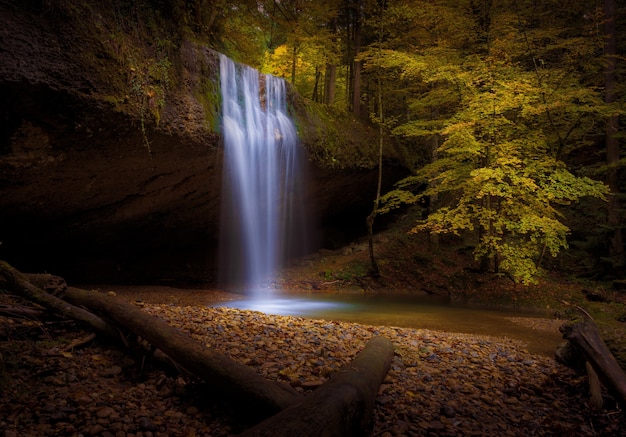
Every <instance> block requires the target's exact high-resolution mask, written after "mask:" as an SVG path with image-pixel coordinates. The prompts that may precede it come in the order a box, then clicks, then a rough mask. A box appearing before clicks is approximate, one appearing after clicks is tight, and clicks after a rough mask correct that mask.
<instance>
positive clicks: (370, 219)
mask: <svg viewBox="0 0 626 437" xmlns="http://www.w3.org/2000/svg"><path fill="white" fill-rule="evenodd" d="M385 3H386V2H385V0H382V1H381V2H380V3H379V7H380V16H379V27H378V50H377V56H376V58H377V69H376V70H377V71H376V72H377V75H376V81H377V85H378V86H377V88H378V90H377V91H378V92H377V101H378V116H377V120H376V121H377V122H378V182H377V184H376V197H375V199H374V207H373V208H372V212H371V213H370V214H369V215H368V216H367V219H366V223H367V236H368V245H369V254H370V262H371V265H372V274H373V275H374V276H380V268H379V267H378V262H377V261H376V256H375V253H374V221H375V220H376V216H377V214H378V208H379V207H380V195H381V189H382V182H383V145H384V138H383V133H384V132H383V125H384V121H385V120H384V112H383V82H382V69H381V67H380V63H381V62H382V46H383V33H384V18H385Z"/></svg>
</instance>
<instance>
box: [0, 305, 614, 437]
mask: <svg viewBox="0 0 626 437" xmlns="http://www.w3.org/2000/svg"><path fill="white" fill-rule="evenodd" d="M137 304H138V305H139V306H140V307H142V308H143V309H144V310H145V311H146V312H148V313H150V314H153V315H155V316H158V317H162V318H163V319H165V320H167V321H168V322H169V323H170V324H172V325H174V326H177V327H179V328H180V329H182V330H184V331H186V332H188V333H189V334H190V335H191V336H193V337H194V338H195V339H197V340H198V341H200V342H202V343H203V344H205V345H206V346H207V347H209V348H215V349H216V350H218V351H220V352H222V353H224V354H227V355H228V356H230V357H232V358H233V359H234V360H237V361H239V362H241V363H244V364H246V365H248V366H251V367H253V368H254V369H256V370H257V371H258V372H259V373H260V374H262V375H263V376H264V377H266V378H267V379H270V380H279V381H286V382H288V383H290V384H291V385H292V386H293V387H295V388H296V389H297V390H300V391H302V392H304V393H308V392H310V391H311V390H314V389H315V387H317V386H319V385H320V384H322V383H323V382H324V381H325V380H326V379H327V378H328V377H329V376H331V375H332V374H333V372H334V371H336V370H337V369H338V368H340V367H341V366H342V365H344V364H346V363H348V362H349V361H350V360H351V359H352V358H353V357H354V356H355V355H356V354H357V353H358V352H359V351H360V350H362V349H363V347H364V345H365V344H366V342H367V341H368V340H369V339H370V338H371V337H372V336H375V335H383V336H385V337H388V338H389V339H391V340H392V341H393V343H394V345H395V347H396V354H395V358H394V360H393V362H392V365H391V369H390V371H389V373H388V375H387V377H386V378H385V381H384V383H383V384H382V386H381V387H380V390H379V395H378V398H377V401H376V409H375V412H374V423H373V431H372V434H373V435H375V436H384V437H394V436H398V437H399V436H559V435H571V436H599V435H606V436H609V435H612V436H624V435H626V432H625V431H624V429H625V428H624V417H623V413H622V412H621V411H619V410H618V409H617V407H616V406H615V404H614V402H613V401H612V398H611V397H610V396H608V395H606V399H607V402H606V408H607V409H605V410H602V411H599V412H595V413H594V412H591V411H590V410H589V408H588V407H587V404H586V392H585V390H586V382H585V378H584V377H581V376H580V375H577V374H576V373H574V372H573V371H572V370H570V369H568V368H566V367H564V366H562V365H560V364H558V363H556V362H555V361H554V360H553V359H551V358H549V357H545V356H540V355H533V354H530V353H528V352H527V351H526V350H525V348H524V345H523V344H522V343H520V342H517V341H514V340H509V339H503V338H497V337H486V336H476V335H464V334H453V333H446V332H440V331H430V330H423V329H404V328H394V327H373V326H366V325H359V324H353V323H338V322H330V321H324V320H309V319H303V318H298V317H287V316H268V315H265V314H262V313H259V312H254V311H242V310H235V309H230V308H224V307H218V308H207V307H204V306H182V305H173V304H170V305H163V304H152V303H145V302H144V303H139V302H138V303H137ZM519 322H523V321H519ZM535 323H538V322H535ZM0 328H2V336H1V337H0V390H1V391H0V432H2V433H3V434H0V436H2V437H17V436H19V437H22V436H102V437H111V436H113V437H156V436H185V437H199V436H212V437H220V436H231V435H235V434H237V433H239V432H241V431H243V430H244V429H245V428H246V427H247V426H249V424H248V423H246V422H245V419H244V418H243V417H245V416H243V415H241V414H239V413H241V411H238V409H237V406H236V405H234V406H233V405H232V404H229V403H227V402H226V401H225V400H224V399H222V398H221V397H220V395H219V394H217V393H214V392H212V391H211V390H210V388H209V387H208V386H206V385H205V384H202V383H201V382H198V381H194V380H193V379H192V378H189V377H186V376H184V375H181V374H180V373H177V372H172V371H167V370H163V369H161V368H159V367H155V366H151V364H150V360H149V358H130V357H129V356H128V355H127V354H125V353H124V352H122V351H119V350H117V349H114V348H111V347H110V346H109V345H106V344H101V343H99V342H97V341H96V342H92V343H90V344H88V345H86V346H85V347H81V348H75V349H73V350H65V349H64V345H66V344H69V343H70V342H71V341H72V340H74V339H76V338H81V337H84V336H86V335H87V334H88V333H86V332H84V331H82V330H81V329H79V328H77V327H76V325H75V324H73V323H71V322H67V321H59V320H56V321H54V322H42V321H32V320H19V319H14V318H6V317H2V316H0Z"/></svg>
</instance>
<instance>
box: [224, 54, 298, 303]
mask: <svg viewBox="0 0 626 437" xmlns="http://www.w3.org/2000/svg"><path fill="white" fill-rule="evenodd" d="M220 85H221V92H222V134H223V138H224V167H223V182H222V184H223V187H222V199H223V200H222V213H221V215H222V224H221V233H220V235H221V237H220V238H221V240H220V272H221V276H222V281H223V282H226V283H227V284H230V285H234V284H236V285H238V286H243V287H244V291H246V292H253V291H258V290H261V289H264V290H267V289H271V288H273V285H274V274H275V272H276V271H277V269H278V268H279V267H281V266H282V264H283V262H284V261H285V260H286V259H288V258H289V257H291V256H294V255H295V254H296V252H298V251H300V250H303V249H304V247H302V245H303V243H304V241H303V238H305V236H306V232H305V229H304V222H305V220H304V217H305V214H304V213H303V208H302V197H303V196H302V194H303V193H302V183H303V174H304V173H303V167H302V160H301V156H300V153H299V152H300V150H299V149H300V148H299V144H298V137H297V134H296V129H295V125H294V123H293V122H292V120H291V119H290V118H289V116H288V114H287V104H286V86H285V81H284V80H283V79H280V78H277V77H274V76H272V75H261V74H260V73H259V72H258V71H257V70H255V69H253V68H251V67H248V66H245V65H241V64H237V63H235V62H233V61H232V60H231V59H229V58H227V57H226V56H224V55H220Z"/></svg>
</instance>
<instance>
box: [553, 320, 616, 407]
mask: <svg viewBox="0 0 626 437" xmlns="http://www.w3.org/2000/svg"><path fill="white" fill-rule="evenodd" d="M560 329H561V332H562V333H563V338H565V339H566V340H569V341H570V343H572V344H573V345H574V348H575V349H576V350H578V351H580V352H582V354H583V355H584V356H585V359H586V360H587V361H588V362H589V363H590V364H591V365H592V366H593V369H594V370H595V371H596V372H597V374H598V376H599V378H600V380H601V381H602V382H603V383H604V385H605V386H606V387H607V388H608V389H609V390H611V391H612V392H613V393H615V394H616V395H617V396H619V398H620V399H621V401H622V403H623V405H626V374H624V371H623V370H622V369H621V368H620V366H619V364H618V363H617V360H615V357H614V356H613V354H611V351H609V348H608V347H607V346H606V344H605V343H604V341H603V340H602V337H601V336H600V332H599V331H598V327H597V326H596V324H595V323H594V322H593V321H592V320H584V321H582V322H578V323H575V324H573V325H565V326H562V327H561V328H560Z"/></svg>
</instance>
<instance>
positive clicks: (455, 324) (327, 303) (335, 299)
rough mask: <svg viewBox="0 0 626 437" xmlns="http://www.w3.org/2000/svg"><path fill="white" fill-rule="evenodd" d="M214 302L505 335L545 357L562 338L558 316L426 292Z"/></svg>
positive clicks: (283, 312) (300, 314)
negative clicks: (468, 303)
mask: <svg viewBox="0 0 626 437" xmlns="http://www.w3.org/2000/svg"><path fill="white" fill-rule="evenodd" d="M218 305H219V306H227V307H230V308H238V309H242V310H254V311H261V312H264V313H267V314H277V315H289V316H298V317H306V318H318V319H325V320H334V321H339V322H353V323H360V324H368V325H384V326H396V327H404V328H420V329H432V330H438V331H446V332H459V333H465V334H477V335H491V336H497V337H506V338H511V339H517V340H521V341H523V342H524V343H526V345H527V347H526V348H527V349H528V351H529V352H532V353H539V354H542V355H547V356H554V351H555V348H556V346H557V345H558V344H559V343H560V342H561V341H562V337H561V334H560V333H559V332H558V326H560V324H561V323H562V321H557V320H551V319H546V318H542V317H539V316H538V315H537V314H535V313H528V312H521V311H513V310H511V311H505V310H492V309H483V308H476V307H469V306H462V305H452V304H449V303H447V302H445V301H442V300H437V299H433V298H427V297H426V298H390V297H379V296H375V297H374V296H362V295H358V296H356V295H335V294H333V295H323V296H320V295H284V294H283V295H273V296H272V297H270V298H243V299H241V300H232V301H228V302H222V303H220V304H218Z"/></svg>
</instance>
